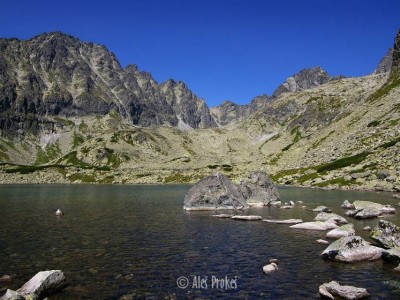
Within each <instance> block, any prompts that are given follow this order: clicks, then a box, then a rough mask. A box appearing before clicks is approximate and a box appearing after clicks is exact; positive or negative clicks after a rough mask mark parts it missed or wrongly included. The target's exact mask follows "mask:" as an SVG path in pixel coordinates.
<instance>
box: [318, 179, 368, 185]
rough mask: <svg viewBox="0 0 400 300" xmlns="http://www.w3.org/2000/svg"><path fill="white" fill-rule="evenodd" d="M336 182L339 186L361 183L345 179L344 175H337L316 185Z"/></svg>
mask: <svg viewBox="0 0 400 300" xmlns="http://www.w3.org/2000/svg"><path fill="white" fill-rule="evenodd" d="M334 184H337V185H339V186H349V185H361V183H358V182H356V181H355V180H354V179H351V180H346V179H345V178H344V177H338V178H334V179H331V180H327V181H324V182H320V183H317V184H316V186H318V187H326V186H329V185H334Z"/></svg>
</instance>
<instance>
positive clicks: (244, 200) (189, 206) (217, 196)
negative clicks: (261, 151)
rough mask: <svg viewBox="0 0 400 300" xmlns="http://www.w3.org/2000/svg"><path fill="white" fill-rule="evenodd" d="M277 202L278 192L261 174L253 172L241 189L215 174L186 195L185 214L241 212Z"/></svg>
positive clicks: (221, 175)
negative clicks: (190, 211) (187, 211)
mask: <svg viewBox="0 0 400 300" xmlns="http://www.w3.org/2000/svg"><path fill="white" fill-rule="evenodd" d="M277 200H279V193H278V189H277V187H276V186H275V184H274V183H273V182H272V180H271V179H270V178H269V177H268V176H267V175H266V174H265V173H264V172H253V173H251V174H250V175H249V177H248V179H247V180H245V181H243V182H242V183H241V184H240V185H235V184H234V183H233V182H232V181H230V180H229V179H228V178H227V177H226V176H225V175H223V174H221V173H217V174H214V175H210V176H207V177H205V178H203V179H201V180H200V181H199V182H197V183H196V184H195V185H194V186H193V187H192V188H191V189H190V190H189V191H188V192H187V193H186V195H185V199H184V204H183V208H184V209H185V210H218V209H244V208H248V207H249V204H251V205H254V204H255V203H256V204H261V205H268V204H270V203H271V202H275V201H277Z"/></svg>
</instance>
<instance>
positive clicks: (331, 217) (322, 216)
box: [314, 212, 348, 224]
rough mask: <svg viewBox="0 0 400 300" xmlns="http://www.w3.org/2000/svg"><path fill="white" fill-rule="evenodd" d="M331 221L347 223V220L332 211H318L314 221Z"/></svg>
mask: <svg viewBox="0 0 400 300" xmlns="http://www.w3.org/2000/svg"><path fill="white" fill-rule="evenodd" d="M329 220H330V221H333V222H336V223H339V224H347V223H348V222H347V220H346V219H345V218H343V217H341V216H339V215H337V214H334V213H326V212H320V213H319V214H318V215H317V216H316V217H315V218H314V221H322V222H325V221H329Z"/></svg>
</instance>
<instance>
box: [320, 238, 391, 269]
mask: <svg viewBox="0 0 400 300" xmlns="http://www.w3.org/2000/svg"><path fill="white" fill-rule="evenodd" d="M383 252H385V250H383V249H382V248H378V247H375V246H371V245H370V244H369V243H367V242H366V241H365V240H364V239H363V238H362V237H360V236H349V237H342V238H340V239H338V240H337V241H335V242H333V243H332V244H331V245H329V247H328V248H326V249H325V250H324V251H323V252H322V254H321V256H322V257H323V258H324V259H330V260H335V261H341V262H348V263H351V262H358V261H365V260H377V259H380V258H381V256H382V253H383Z"/></svg>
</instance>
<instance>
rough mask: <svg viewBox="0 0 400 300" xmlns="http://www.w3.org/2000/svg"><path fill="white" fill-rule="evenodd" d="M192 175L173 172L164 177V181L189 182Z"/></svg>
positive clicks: (191, 179)
mask: <svg viewBox="0 0 400 300" xmlns="http://www.w3.org/2000/svg"><path fill="white" fill-rule="evenodd" d="M194 179H195V178H194V177H193V176H192V175H185V174H182V173H173V174H171V175H169V176H167V177H165V178H164V182H165V183H189V182H193V181H194Z"/></svg>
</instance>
